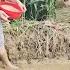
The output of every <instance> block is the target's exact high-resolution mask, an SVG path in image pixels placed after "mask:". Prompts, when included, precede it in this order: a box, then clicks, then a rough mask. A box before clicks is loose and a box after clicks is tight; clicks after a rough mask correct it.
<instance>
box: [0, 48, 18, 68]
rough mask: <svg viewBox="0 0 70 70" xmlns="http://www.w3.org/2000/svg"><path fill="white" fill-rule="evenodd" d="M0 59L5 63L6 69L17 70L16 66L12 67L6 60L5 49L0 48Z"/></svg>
mask: <svg viewBox="0 0 70 70" xmlns="http://www.w3.org/2000/svg"><path fill="white" fill-rule="evenodd" d="M0 57H1V59H2V61H3V62H4V63H5V65H6V66H7V67H8V68H10V69H18V68H17V67H16V66H14V65H12V64H11V63H10V61H9V60H8V57H7V53H6V50H5V47H0Z"/></svg>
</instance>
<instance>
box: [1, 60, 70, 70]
mask: <svg viewBox="0 0 70 70" xmlns="http://www.w3.org/2000/svg"><path fill="white" fill-rule="evenodd" d="M55 61H56V60H55ZM17 66H19V68H20V69H19V70H70V62H67V61H66V63H64V62H63V63H57V62H56V63H44V64H42V62H40V63H35V61H34V62H33V63H32V64H27V62H25V61H19V62H18V63H17ZM0 70H8V69H4V68H2V67H0ZM9 70H10V69H9Z"/></svg>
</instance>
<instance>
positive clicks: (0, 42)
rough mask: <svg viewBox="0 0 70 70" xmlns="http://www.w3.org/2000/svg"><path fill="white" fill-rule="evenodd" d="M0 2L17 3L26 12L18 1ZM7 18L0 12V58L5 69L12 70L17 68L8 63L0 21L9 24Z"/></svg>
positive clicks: (0, 0)
mask: <svg viewBox="0 0 70 70" xmlns="http://www.w3.org/2000/svg"><path fill="white" fill-rule="evenodd" d="M2 1H8V2H12V3H15V2H17V3H18V4H19V6H21V7H23V8H24V9H25V11H26V7H25V6H24V5H23V4H22V3H21V2H20V1H19V0H0V2H2ZM8 17H9V16H8V15H7V14H6V13H5V12H4V11H2V10H0V57H1V59H2V61H3V62H4V63H5V65H6V66H7V67H9V68H10V69H13V70H14V69H18V67H16V66H14V65H13V64H12V63H11V62H10V61H9V59H8V57H7V53H6V50H5V47H4V35H3V27H2V21H4V22H9V20H8Z"/></svg>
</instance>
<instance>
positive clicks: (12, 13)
mask: <svg viewBox="0 0 70 70" xmlns="http://www.w3.org/2000/svg"><path fill="white" fill-rule="evenodd" d="M0 5H10V6H13V7H15V8H17V9H18V10H19V12H12V11H8V10H6V9H4V8H2V7H1V6H0V10H2V11H4V12H5V13H6V14H7V15H8V16H9V17H10V19H17V18H19V17H20V16H21V14H22V13H24V11H25V9H23V10H22V9H21V8H20V6H19V5H18V4H17V3H11V2H0Z"/></svg>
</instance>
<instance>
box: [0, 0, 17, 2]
mask: <svg viewBox="0 0 70 70" xmlns="http://www.w3.org/2000/svg"><path fill="white" fill-rule="evenodd" d="M2 1H8V2H16V0H0V2H2Z"/></svg>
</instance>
